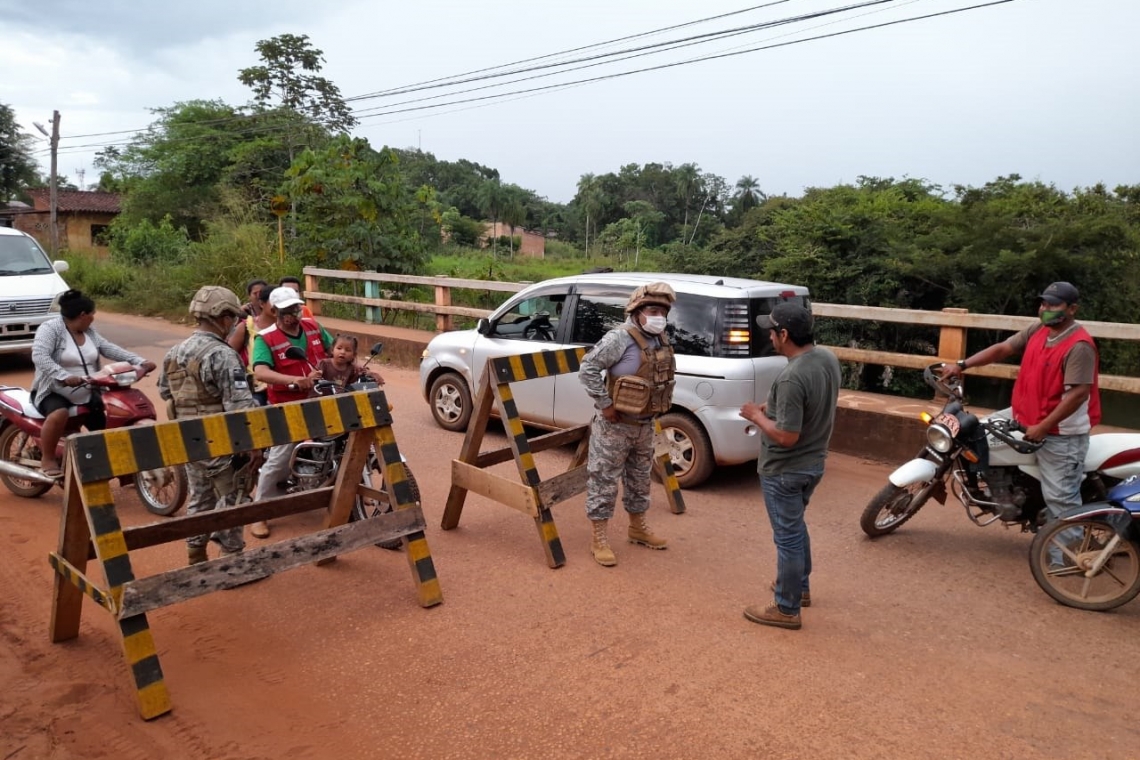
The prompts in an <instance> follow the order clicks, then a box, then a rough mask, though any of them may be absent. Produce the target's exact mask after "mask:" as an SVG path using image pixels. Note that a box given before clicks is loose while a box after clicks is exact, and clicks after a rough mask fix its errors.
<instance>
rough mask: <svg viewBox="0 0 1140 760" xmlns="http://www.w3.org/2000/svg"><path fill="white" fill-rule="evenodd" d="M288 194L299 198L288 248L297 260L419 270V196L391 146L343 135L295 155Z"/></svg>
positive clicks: (421, 253) (406, 271)
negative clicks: (374, 146)
mask: <svg viewBox="0 0 1140 760" xmlns="http://www.w3.org/2000/svg"><path fill="white" fill-rule="evenodd" d="M286 191H287V192H288V195H289V197H290V198H291V199H293V200H295V201H296V202H297V239H296V241H295V243H294V246H293V248H294V251H295V252H296V253H297V254H299V256H300V257H301V258H302V259H305V260H308V261H311V262H320V263H323V264H325V265H329V264H332V265H338V266H344V267H347V268H356V269H367V270H374V271H377V272H392V273H397V274H415V273H416V272H418V271H420V270H421V269H422V267H423V265H424V262H425V255H424V250H423V245H422V242H421V240H420V236H419V233H418V232H417V229H416V225H417V217H418V212H417V206H416V201H415V198H414V197H413V193H412V192H411V191H410V190H409V188H408V187H407V185H406V184H405V183H404V180H403V177H402V175H401V174H400V167H399V158H398V156H397V155H396V152H395V151H393V150H391V149H389V148H383V149H381V150H380V151H375V150H373V149H372V148H371V147H370V146H369V145H368V141H366V140H362V139H354V138H351V137H349V136H348V135H340V136H338V137H335V138H333V139H332V140H331V141H330V142H329V144H328V145H326V146H325V147H324V148H321V149H320V150H306V151H304V152H303V153H301V155H299V156H298V157H297V160H296V161H295V162H294V164H293V166H292V168H290V169H289V172H288V180H287V183H286Z"/></svg>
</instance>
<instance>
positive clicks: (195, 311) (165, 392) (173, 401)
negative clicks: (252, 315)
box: [158, 285, 260, 565]
mask: <svg viewBox="0 0 1140 760" xmlns="http://www.w3.org/2000/svg"><path fill="white" fill-rule="evenodd" d="M190 314H191V315H192V316H193V317H194V318H195V319H197V320H198V329H197V330H195V331H194V333H193V334H192V335H191V336H190V337H189V338H187V339H186V340H184V341H182V342H181V343H179V344H178V345H177V346H175V347H174V348H172V349H170V351H169V352H168V353H167V354H166V359H164V360H163V363H162V375H161V376H160V377H159V379H158V390H159V394H160V395H161V396H162V397H163V398H164V399H166V401H167V412H168V415H169V416H170V418H171V419H174V418H178V419H187V418H189V417H201V416H203V415H207V414H217V413H219V412H234V411H238V410H240V409H252V408H254V402H253V396H252V395H251V394H250V390H249V384H248V383H247V382H246V374H245V367H244V366H242V362H241V357H240V356H238V353H237V352H236V351H234V350H233V349H232V348H230V346H229V345H228V344H227V343H226V336H227V335H228V334H229V333H230V330H232V329H233V326H234V323H235V322H237V321H238V320H239V319H241V318H242V316H244V315H243V312H242V308H241V303H240V302H239V301H238V299H237V296H235V295H234V294H233V292H232V291H229V290H227V289H226V288H222V287H218V286H216V285H207V286H206V287H204V288H201V289H200V290H199V291H198V292H197V293H195V294H194V298H193V300H191V301H190ZM258 456H260V455H258ZM255 466H256V462H253V461H251V459H250V457H249V456H248V455H235V456H232V457H215V458H213V459H206V460H202V461H198V462H190V463H188V464H187V465H186V475H187V479H188V480H189V482H190V500H189V503H188V504H187V506H186V512H187V514H191V515H192V514H196V513H198V512H208V511H210V510H212V509H214V508H215V507H218V506H221V507H222V508H225V507H232V506H234V505H235V504H237V503H238V501H239V500H240V499H241V496H242V494H243V491H244V492H245V493H247V494H248V491H249V488H248V484H245V483H242V480H243V479H246V478H248V477H250V475H249V473H250V472H252V470H253V469H254V467H255ZM239 468H240V470H239ZM242 532H243V530H242V528H241V526H238V527H236V528H228V529H226V530H220V531H217V532H216V533H214V534H213V535H210V536H207V535H204V534H203V535H200V536H191V537H190V538H188V539H186V546H187V553H188V556H189V559H190V564H191V565H196V564H198V563H199V562H205V561H206V559H207V556H206V545H207V544H208V543H209V541H211V540H213V541H217V542H218V543H219V544H220V545H221V547H222V555H221V556H223V557H226V556H229V555H232V554H238V553H239V552H241V551H242V550H243V549H244V548H245V539H244V537H243V536H242Z"/></svg>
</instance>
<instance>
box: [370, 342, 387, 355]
mask: <svg viewBox="0 0 1140 760" xmlns="http://www.w3.org/2000/svg"><path fill="white" fill-rule="evenodd" d="M383 350H384V344H383V343H382V342H380V341H376V342H375V343H373V344H372V348H371V349H369V351H368V355H369V356H379V355H380V352H381V351H383Z"/></svg>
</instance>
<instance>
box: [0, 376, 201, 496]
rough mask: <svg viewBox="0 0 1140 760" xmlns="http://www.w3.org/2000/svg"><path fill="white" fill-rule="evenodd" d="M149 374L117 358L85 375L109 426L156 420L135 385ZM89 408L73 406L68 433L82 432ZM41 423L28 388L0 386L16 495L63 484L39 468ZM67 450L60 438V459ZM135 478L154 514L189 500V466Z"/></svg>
mask: <svg viewBox="0 0 1140 760" xmlns="http://www.w3.org/2000/svg"><path fill="white" fill-rule="evenodd" d="M146 375H147V373H146V372H144V371H143V370H142V369H140V368H138V367H134V366H132V365H131V364H129V363H128V362H113V363H111V364H107V365H106V366H104V367H103V368H102V369H101V370H99V371H98V372H96V373H95V374H94V375H92V376H91V377H88V378H86V384H87V386H88V387H90V388H91V389H92V390H93V391H97V392H99V393H100V394H101V395H102V399H103V405H104V407H105V409H104V412H105V414H106V416H107V427H106V429H108V430H112V429H115V428H124V427H131V426H133V425H146V424H150V423H153V422H154V421H155V419H156V417H155V412H154V404H152V403H151V402H150V399H148V398H147V397H146V396H145V395H144V394H143V392H142V391H140V390H138V389H136V388H132V387H131V386H132V385H134V384H135V383H136V382H138V381H139V380H141V379H142V378H143V377H145V376H146ZM88 412H89V409H88V407H87V406H86V405H80V406H74V407H72V408H71V412H70V414H71V416H70V418H69V419H68V421H67V427H66V428H65V429H64V437H66V436H67V435H69V434H72V433H78V432H80V431H81V429H82V427H83V424H84V423H85V422H86V419H87V415H88ZM43 423H44V416H43V415H42V414H40V411H39V410H38V409H36V407H35V405H33V404H32V399H31V394H30V393H29V392H28V391H27V390H25V389H23V388H18V387H16V386H11V385H5V386H0V481H2V482H3V483H4V486H5V487H6V488H7V489H8V490H9V491H11V492H12V493H14V494H16V495H17V496H24V497H27V498H35V497H37V496H41V495H42V494H44V493H46V492H47V491H48V490H50V489H51V487H52V486H54V485H62V480H60V479H57V478H52V477H49V476H47V475H44V474H43V472H42V471H41V468H40V458H41V451H40V431H41V430H42V429H43ZM63 450H64V441H63V440H62V439H61V441H60V444H59V449H58V452H57V456H58V457H59V459H60V461H62V458H63ZM134 482H135V486H136V488H137V489H138V492H139V496H140V497H141V498H142V501H143V504H144V505H146V508H147V509H148V510H149V511H150V512H152V513H154V514H156V515H171V514H174V513H175V512H177V511H178V510H179V509H180V508H181V507H182V504H183V503H184V502H185V501H186V488H187V486H186V471H185V470H184V469H183V468H182V467H181V466H178V467H162V468H159V469H157V470H147V471H146V472H140V473H137V474H136V475H135V476H134Z"/></svg>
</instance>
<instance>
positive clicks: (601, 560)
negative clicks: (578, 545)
mask: <svg viewBox="0 0 1140 760" xmlns="http://www.w3.org/2000/svg"><path fill="white" fill-rule="evenodd" d="M590 523H591V525H592V526H593V528H594V536H593V538H592V539H591V540H590V553H591V554H593V555H594V561H595V562H597V563H598V564H599V565H602V566H603V567H613V566H614V565H616V564H617V557H615V556H614V550H613V549H611V548H610V539H609V537H608V536H606V526H607V524H608V523H609V520H591V521H590Z"/></svg>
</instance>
